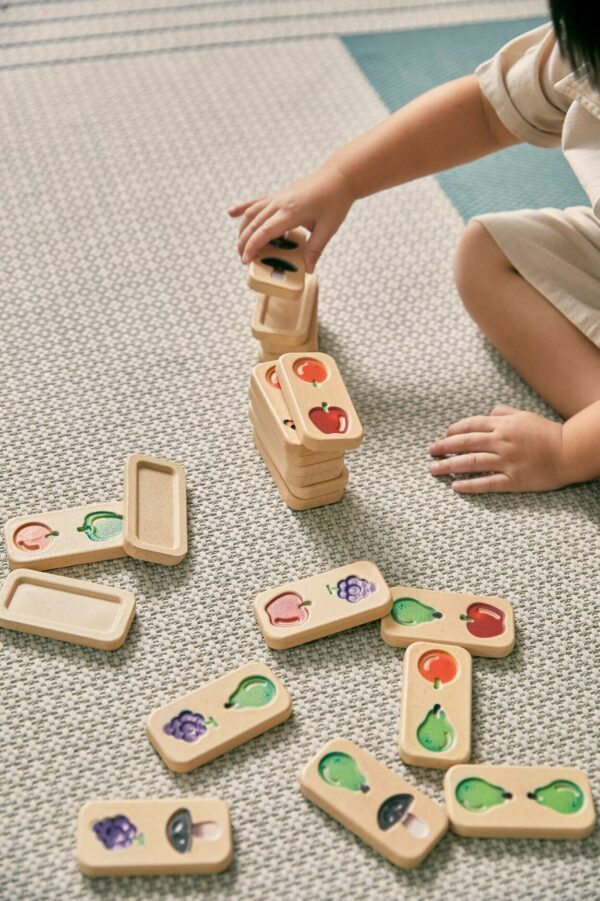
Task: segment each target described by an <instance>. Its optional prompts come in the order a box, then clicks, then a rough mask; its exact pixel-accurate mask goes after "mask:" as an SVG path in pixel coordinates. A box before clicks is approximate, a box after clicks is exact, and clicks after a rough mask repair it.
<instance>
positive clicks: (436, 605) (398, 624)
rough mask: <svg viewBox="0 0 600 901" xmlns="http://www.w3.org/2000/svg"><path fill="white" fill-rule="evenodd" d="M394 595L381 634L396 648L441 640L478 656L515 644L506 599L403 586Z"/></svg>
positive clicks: (502, 654)
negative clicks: (419, 642)
mask: <svg viewBox="0 0 600 901" xmlns="http://www.w3.org/2000/svg"><path fill="white" fill-rule="evenodd" d="M392 598H393V601H394V602H393V604H392V611H391V613H390V615H389V616H386V617H385V619H382V621H381V637H382V638H383V640H384V641H385V642H387V644H391V645H393V646H394V647H399V648H405V647H408V645H409V644H412V642H413V641H441V642H442V643H443V644H453V645H459V646H460V647H463V648H466V649H467V651H469V653H471V654H473V655H474V656H476V657H506V655H507V654H510V652H511V651H512V649H513V648H514V646H515V623H514V615H513V608H512V604H511V603H510V601H505V600H503V599H502V598H496V597H480V596H478V595H475V594H457V593H454V592H450V591H429V590H428V589H424V588H410V587H407V586H404V585H399V586H396V587H395V588H392Z"/></svg>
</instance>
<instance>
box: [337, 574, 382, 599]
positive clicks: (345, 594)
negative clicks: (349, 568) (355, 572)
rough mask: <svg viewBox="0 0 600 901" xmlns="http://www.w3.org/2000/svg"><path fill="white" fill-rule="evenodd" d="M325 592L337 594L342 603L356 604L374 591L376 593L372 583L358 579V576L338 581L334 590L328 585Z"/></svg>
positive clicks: (375, 587)
mask: <svg viewBox="0 0 600 901" xmlns="http://www.w3.org/2000/svg"><path fill="white" fill-rule="evenodd" d="M327 590H328V591H329V592H330V593H331V594H337V596H338V597H339V598H341V599H342V601H348V603H349V604H356V603H358V601H362V599H363V598H366V597H368V596H369V595H370V594H372V593H373V592H374V591H377V586H376V585H374V584H373V582H369V581H367V579H361V578H359V576H346V578H345V579H340V581H339V582H338V583H337V585H336V587H335V588H332V587H331V586H330V585H328V586H327Z"/></svg>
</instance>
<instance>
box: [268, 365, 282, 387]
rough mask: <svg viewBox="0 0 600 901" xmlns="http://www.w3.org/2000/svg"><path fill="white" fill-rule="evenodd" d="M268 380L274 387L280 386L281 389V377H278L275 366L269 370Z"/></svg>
mask: <svg viewBox="0 0 600 901" xmlns="http://www.w3.org/2000/svg"><path fill="white" fill-rule="evenodd" d="M267 382H268V383H269V385H270V386H271V387H272V388H279V390H280V391H281V385H280V384H279V379H278V378H277V373H276V372H275V367H274V366H271V368H270V369H268V370H267Z"/></svg>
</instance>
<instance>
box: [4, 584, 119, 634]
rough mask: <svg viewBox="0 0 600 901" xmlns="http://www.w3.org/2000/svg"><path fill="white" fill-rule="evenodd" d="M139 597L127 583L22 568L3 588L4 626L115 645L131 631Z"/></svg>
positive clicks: (34, 632)
mask: <svg viewBox="0 0 600 901" xmlns="http://www.w3.org/2000/svg"><path fill="white" fill-rule="evenodd" d="M134 615H135V598H134V596H133V595H132V594H131V592H130V591H126V590H125V589H123V588H111V587H109V586H108V585H98V584H97V583H95V582H87V581H85V580H83V579H69V578H67V577H66V576H56V575H54V573H46V572H39V571H38V570H34V569H16V570H15V571H14V572H12V573H11V574H10V575H9V576H8V578H7V580H6V582H5V583H4V585H3V587H2V590H1V591H0V626H2V627H4V628H5V629H13V630H15V631H17V632H29V633H30V634H32V635H42V636H45V637H46V638H57V639H59V640H60V641H69V642H72V643H74V644H84V645H88V646H89V647H92V648H100V649H101V650H105V651H114V650H115V649H116V648H119V647H120V646H121V645H122V644H123V642H124V641H125V639H126V637H127V633H128V632H129V627H130V625H131V622H132V620H133V617H134Z"/></svg>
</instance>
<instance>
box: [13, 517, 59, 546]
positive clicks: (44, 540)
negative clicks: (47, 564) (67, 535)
mask: <svg viewBox="0 0 600 901" xmlns="http://www.w3.org/2000/svg"><path fill="white" fill-rule="evenodd" d="M57 535H58V532H53V531H52V529H51V528H50V527H49V526H47V525H45V524H44V523H43V522H26V523H25V524H24V525H22V526H19V528H18V529H17V530H16V532H15V534H14V535H13V541H14V543H15V545H16V546H17V547H18V548H19V550H21V551H45V550H47V549H48V548H49V547H50V545H51V544H52V541H53V539H54V538H55V537H56V536H57Z"/></svg>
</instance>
